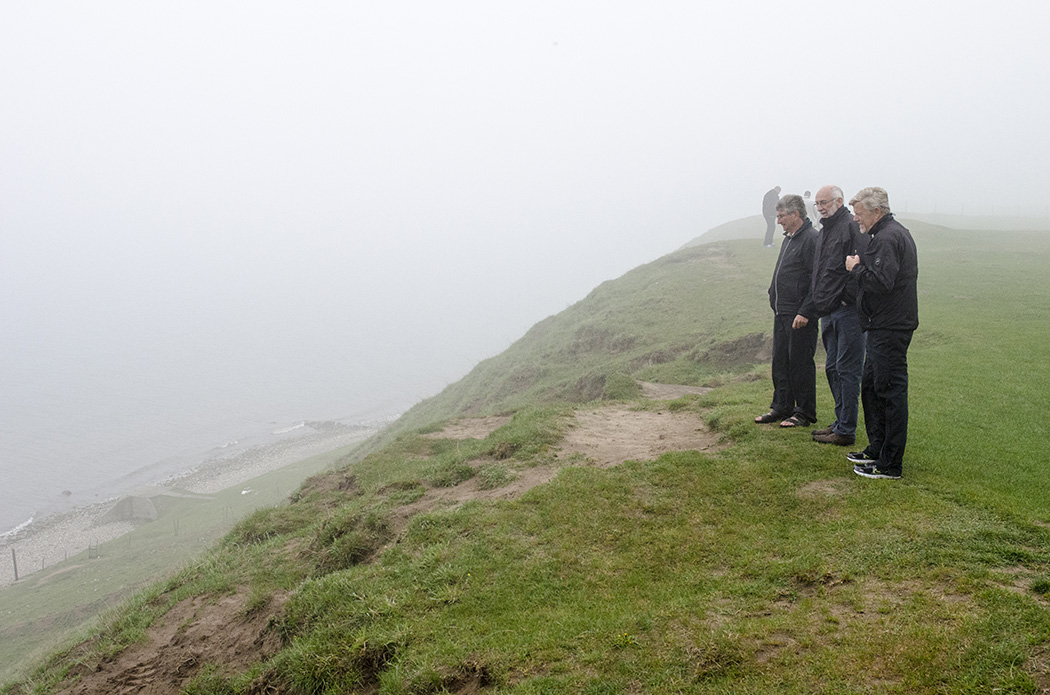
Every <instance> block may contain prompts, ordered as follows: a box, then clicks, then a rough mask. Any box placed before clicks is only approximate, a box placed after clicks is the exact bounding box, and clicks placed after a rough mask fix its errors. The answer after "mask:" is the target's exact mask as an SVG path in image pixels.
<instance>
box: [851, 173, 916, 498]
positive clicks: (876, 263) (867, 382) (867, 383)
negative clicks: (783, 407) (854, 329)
mask: <svg viewBox="0 0 1050 695" xmlns="http://www.w3.org/2000/svg"><path fill="white" fill-rule="evenodd" d="M849 204H850V205H851V206H853V215H854V217H855V218H856V220H857V224H858V225H860V231H862V232H864V233H865V234H868V235H870V237H871V241H870V243H869V244H868V248H867V250H865V251H864V253H862V254H860V255H859V256H858V255H856V254H854V255H850V256H848V257H847V258H846V269H847V270H848V271H849V272H850V274H851V275H855V276H856V277H857V280H858V286H859V292H858V297H857V309H858V311H859V313H860V320H861V327H862V328H863V329H864V331H865V332H866V333H867V341H868V344H867V356H866V357H865V359H864V376H863V378H862V380H861V403H862V404H863V406H864V426H865V429H866V430H867V434H868V446H867V448H865V449H864V451H859V452H855V453H851V454H849V455H848V456H847V457H846V458H847V459H849V460H850V461H852V462H853V463H854V466H853V472H854V473H856V474H857V475H861V476H864V477H865V478H900V477H901V470H902V467H903V463H904V447H905V445H906V444H907V440H908V346H909V345H910V344H911V337H912V333H913V332H914V331H915V329H916V328H918V326H919V300H918V290H917V279H918V277H919V260H918V254H917V252H916V250H915V240H914V239H912V236H911V232H909V231H908V230H907V229H906V228H905V227H904V226H903V225H901V223H900V222H898V221H897V220H895V219H894V217H893V214H892V213H891V212H890V202H889V197H888V196H887V195H886V191H884V190H883V189H881V188H865V189H862V190H861V191H860V192H859V193H857V195H855V196H854V197H853V199H852V200H850V201H849Z"/></svg>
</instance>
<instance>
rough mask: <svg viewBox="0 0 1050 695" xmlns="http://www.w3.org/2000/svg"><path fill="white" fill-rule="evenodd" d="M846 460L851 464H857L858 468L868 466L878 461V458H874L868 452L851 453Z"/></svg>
mask: <svg viewBox="0 0 1050 695" xmlns="http://www.w3.org/2000/svg"><path fill="white" fill-rule="evenodd" d="M846 460H847V461H849V462H850V463H855V464H857V465H858V466H867V465H869V464H873V463H876V462H877V461H878V459H877V458H873V457H872V456H871V455H870V454H869V453H868V452H866V451H851V452H849V453H848V454H846Z"/></svg>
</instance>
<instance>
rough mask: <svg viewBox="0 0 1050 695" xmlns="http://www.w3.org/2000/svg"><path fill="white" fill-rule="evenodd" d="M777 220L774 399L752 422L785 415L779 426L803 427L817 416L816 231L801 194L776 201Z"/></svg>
mask: <svg viewBox="0 0 1050 695" xmlns="http://www.w3.org/2000/svg"><path fill="white" fill-rule="evenodd" d="M777 222H779V223H780V226H781V227H783V228H784V241H783V242H782V243H781V245H780V255H779V256H778V257H777V264H776V266H775V267H774V268H773V281H772V282H771V283H770V285H769V306H770V307H771V308H772V309H773V314H774V316H773V403H772V404H771V405H770V406H769V412H767V413H766V414H764V415H759V416H758V417H756V418H755V422H758V423H768V422H774V421H776V420H780V419H781V418H784V420H783V422H781V423H780V426H781V427H805V426H806V425H809V424H811V423H813V422H816V421H817V385H816V366H815V365H814V363H813V354H814V352H816V349H817V314H816V313H815V312H814V311H813V303H812V302H811V301H810V296H809V292H810V286H811V285H812V273H813V252H814V251H815V250H816V245H817V231H816V230H815V229H813V224H812V223H811V222H810V221H809V218H808V217H807V216H806V204H805V203H804V202H803V200H802V197H801V196H797V195H786V196H784V197H783V198H781V199H780V202H778V203H777Z"/></svg>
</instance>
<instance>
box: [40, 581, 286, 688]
mask: <svg viewBox="0 0 1050 695" xmlns="http://www.w3.org/2000/svg"><path fill="white" fill-rule="evenodd" d="M245 600H246V597H245V595H244V594H243V593H238V594H233V595H229V596H223V597H221V598H219V599H218V600H216V601H214V602H212V601H209V600H206V599H205V598H202V597H199V596H198V597H195V598H191V599H186V600H185V601H182V602H181V603H179V604H177V605H175V606H174V607H172V608H171V610H169V611H168V612H167V613H166V614H165V615H164V617H163V618H161V619H160V620H159V621H158V622H157V624H156V625H154V626H153V627H151V628H150V629H149V630H148V632H147V637H146V640H145V641H144V642H142V643H139V644H135V645H132V646H130V647H128V648H127V649H125V650H124V651H123V652H122V653H120V654H119V655H117V656H116V657H114V658H113V659H111V660H104V661H102V662H101V663H98V664H94V665H88V663H87V661H86V660H85V661H82V662H81V663H80V665H78V666H77V667H76V668H77V669H79V676H80V677H79V679H78V681H77V682H76V683H75V684H73V685H72V686H70V687H68V688H66V689H64V690H62V691H60V692H62V693H66V694H67V695H89V694H91V695H94V694H101V693H105V694H106V695H131V694H132V693H150V694H152V695H168V694H169V693H170V694H171V695H176V694H177V693H179V692H181V691H182V688H183V687H184V686H185V685H186V684H187V683H188V681H189V680H190V679H191V678H193V677H194V676H195V675H196V674H197V673H198V672H199V671H200V669H201V668H203V667H204V666H205V665H207V664H213V665H216V666H218V667H219V668H220V670H221V671H224V672H228V673H236V672H239V671H241V670H243V669H245V668H247V667H248V666H249V665H251V664H253V663H255V662H256V661H259V660H261V659H264V658H266V657H269V656H272V655H273V654H275V653H277V650H278V649H279V647H280V640H279V638H278V636H277V633H276V631H274V630H271V629H267V626H268V624H269V619H270V616H271V615H273V614H274V613H276V612H278V611H279V610H280V604H282V603H283V602H284V600H286V599H285V598H283V597H282V598H278V599H272V600H271V603H270V605H268V606H263V607H262V608H261V609H259V610H256V611H253V612H252V613H251V615H245V610H244V605H245Z"/></svg>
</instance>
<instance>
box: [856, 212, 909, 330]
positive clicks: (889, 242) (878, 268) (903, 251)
mask: <svg viewBox="0 0 1050 695" xmlns="http://www.w3.org/2000/svg"><path fill="white" fill-rule="evenodd" d="M870 235H871V241H870V242H869V243H868V248H867V250H866V251H865V252H864V253H863V254H861V257H860V263H858V264H857V265H856V266H854V268H853V272H852V275H856V276H857V280H858V284H859V286H860V293H859V296H858V297H857V310H858V312H859V313H860V326H861V328H863V329H864V330H865V331H872V330H887V331H914V330H915V329H916V328H918V327H919V296H918V289H917V281H918V278H919V256H918V253H917V251H916V250H915V240H914V239H912V236H911V232H909V231H908V230H907V229H906V228H905V227H904V225H902V224H901V223H900V222H898V221H897V220H896V219H894V217H893V215H892V214H889V213H887V214H886V215H884V216H883V217H882V218H880V219H879V221H878V222H876V223H875V224H874V225H873V226H872V228H871V232H870Z"/></svg>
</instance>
